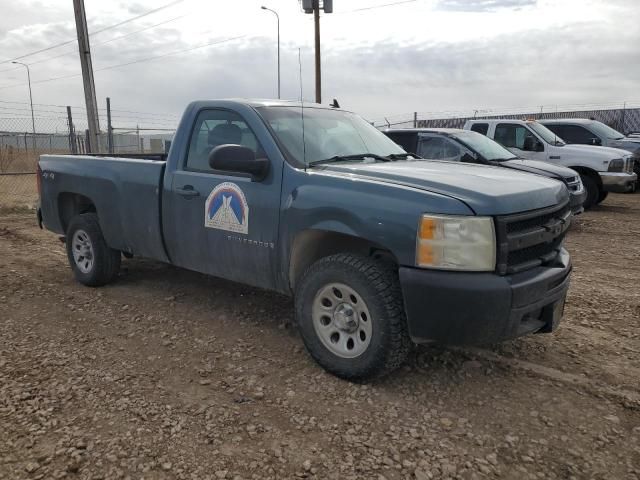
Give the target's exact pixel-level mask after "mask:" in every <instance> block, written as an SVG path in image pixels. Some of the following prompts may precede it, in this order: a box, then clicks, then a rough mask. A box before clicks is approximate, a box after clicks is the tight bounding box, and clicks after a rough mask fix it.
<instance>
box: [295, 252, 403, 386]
mask: <svg viewBox="0 0 640 480" xmlns="http://www.w3.org/2000/svg"><path fill="white" fill-rule="evenodd" d="M295 305H296V317H297V321H298V325H299V328H300V332H301V335H302V339H303V341H304V344H305V346H306V348H307V350H308V351H309V353H310V355H311V356H312V357H313V358H314V359H315V360H316V362H318V363H319V364H320V365H321V366H322V367H323V368H324V369H325V370H327V371H329V372H331V373H333V374H334V375H337V376H338V377H341V378H344V379H347V380H365V379H369V378H373V377H376V376H381V375H384V374H385V373H388V372H390V371H392V370H394V369H396V368H398V367H399V366H400V365H401V364H402V363H403V362H404V360H405V359H406V357H407V355H408V353H409V351H410V349H411V345H412V344H411V340H410V338H409V335H408V332H407V322H406V318H405V314H404V308H403V302H402V294H401V291H400V284H399V281H398V276H397V272H395V271H394V270H393V269H392V268H390V267H389V266H387V265H386V264H384V263H382V262H379V261H377V260H375V259H372V258H370V257H364V256H360V255H352V254H337V255H331V256H329V257H326V258H323V259H321V260H319V261H317V262H316V263H314V264H313V265H312V266H311V267H310V268H309V269H308V270H307V271H306V272H305V274H304V275H303V277H302V279H301V280H300V282H299V284H298V288H297V289H296V295H295Z"/></svg>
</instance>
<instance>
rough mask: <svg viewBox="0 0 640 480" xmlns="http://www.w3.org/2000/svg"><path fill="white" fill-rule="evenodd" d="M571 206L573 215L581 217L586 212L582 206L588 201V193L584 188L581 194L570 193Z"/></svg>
mask: <svg viewBox="0 0 640 480" xmlns="http://www.w3.org/2000/svg"><path fill="white" fill-rule="evenodd" d="M570 193H571V195H570V196H569V206H570V207H571V213H572V214H573V215H579V214H581V213H582V212H584V207H583V206H582V204H583V203H584V201H585V200H586V199H587V191H586V190H585V189H584V188H583V189H582V190H580V191H579V192H570Z"/></svg>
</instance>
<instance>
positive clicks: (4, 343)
mask: <svg viewBox="0 0 640 480" xmlns="http://www.w3.org/2000/svg"><path fill="white" fill-rule="evenodd" d="M639 234H640V195H610V197H609V198H608V199H607V200H606V201H605V203H604V204H603V205H602V206H600V207H598V208H596V209H595V210H593V211H591V212H588V213H586V214H584V215H582V216H581V217H578V218H577V219H576V220H575V224H574V226H573V227H572V230H571V232H570V234H569V237H568V241H567V243H568V248H569V250H570V251H571V253H572V255H573V260H574V266H575V270H574V274H573V281H572V287H571V290H570V295H569V299H568V303H567V307H566V317H565V319H564V321H563V323H562V324H561V327H560V329H559V330H558V331H557V332H555V333H553V334H551V335H537V336H529V337H526V338H522V339H518V340H515V341H512V342H508V343H505V344H501V345H498V346H494V347H490V348H486V349H446V348H442V347H435V346H431V347H421V348H418V349H417V350H416V352H415V354H414V355H412V357H411V359H410V361H409V362H408V363H407V365H406V366H405V367H404V368H403V369H401V370H400V371H399V372H397V373H395V374H393V375H392V376H390V377H388V378H386V379H383V380H380V381H378V382H376V383H373V384H368V385H355V384H350V383H347V382H344V381H341V380H339V379H337V378H334V377H332V376H330V375H328V374H326V373H325V372H324V371H322V370H321V369H320V368H319V367H318V366H316V365H315V364H314V363H313V361H312V360H311V359H310V358H309V357H308V355H307V354H306V353H305V351H304V349H303V347H302V342H301V340H300V338H299V337H298V334H297V332H296V330H295V328H294V327H293V325H292V302H291V301H290V300H289V299H287V298H284V297H281V296H279V295H276V294H272V293H268V292H264V291H261V290H256V289H251V288H247V287H244V286H241V285H238V284H233V283H230V282H225V281H222V280H217V279H214V278H207V277H204V276H202V275H199V274H196V273H192V272H188V271H184V270H180V269H176V268H172V267H170V266H166V265H162V264H159V263H155V262H150V261H145V260H128V261H125V262H123V269H122V274H121V277H120V278H119V280H118V282H116V283H114V284H113V285H110V286H108V287H103V288H100V289H90V288H86V287H82V286H81V285H79V284H77V283H75V282H74V280H73V279H72V275H71V272H70V270H69V268H68V266H67V263H66V258H65V255H64V250H63V245H62V244H61V243H60V242H59V241H58V239H57V238H56V237H55V235H53V234H51V233H49V232H45V231H40V230H39V229H38V228H37V226H36V225H35V220H34V218H33V214H31V213H29V214H27V213H20V212H17V213H16V212H13V213H12V212H6V211H5V212H4V213H0V329H1V330H0V331H1V333H0V479H11V480H18V479H40V478H43V479H44V478H46V479H49V478H63V477H64V478H72V479H75V478H78V479H112V478H113V479H116V478H121V479H197V480H201V479H214V480H215V479H225V478H226V479H240V478H242V479H265V478H278V479H279V478H319V479H325V478H329V479H362V478H364V479H368V478H373V479H378V480H380V479H400V478H415V479H418V480H424V479H439V478H459V479H483V478H507V479H554V478H556V479H582V478H589V479H592V478H593V479H636V480H637V479H640V380H639V379H640V324H639V317H640V282H639V281H638V280H639V279H640V263H639V260H640V242H638V238H639Z"/></svg>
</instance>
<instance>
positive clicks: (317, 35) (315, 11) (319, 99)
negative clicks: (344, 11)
mask: <svg viewBox="0 0 640 480" xmlns="http://www.w3.org/2000/svg"><path fill="white" fill-rule="evenodd" d="M319 2H320V0H316V1H315V5H314V6H313V7H314V8H313V25H314V29H315V45H316V103H322V73H321V72H320V6H319V5H318V3H319Z"/></svg>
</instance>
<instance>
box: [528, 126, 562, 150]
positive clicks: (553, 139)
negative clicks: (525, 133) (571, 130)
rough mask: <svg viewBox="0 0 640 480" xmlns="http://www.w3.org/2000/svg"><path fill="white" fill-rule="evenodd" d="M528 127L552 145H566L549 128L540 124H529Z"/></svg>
mask: <svg viewBox="0 0 640 480" xmlns="http://www.w3.org/2000/svg"><path fill="white" fill-rule="evenodd" d="M527 126H528V127H529V128H530V129H531V130H533V131H534V132H536V133H537V134H538V136H539V137H540V138H542V140H544V141H545V142H547V143H548V144H550V145H557V146H561V145H564V144H565V143H564V141H563V140H562V139H561V138H560V137H558V136H557V135H556V134H555V133H553V132H552V131H551V130H549V129H548V128H547V127H545V126H544V125H542V124H541V123H538V122H527Z"/></svg>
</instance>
